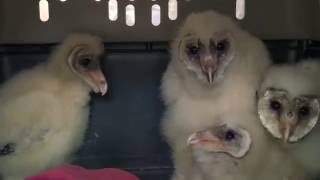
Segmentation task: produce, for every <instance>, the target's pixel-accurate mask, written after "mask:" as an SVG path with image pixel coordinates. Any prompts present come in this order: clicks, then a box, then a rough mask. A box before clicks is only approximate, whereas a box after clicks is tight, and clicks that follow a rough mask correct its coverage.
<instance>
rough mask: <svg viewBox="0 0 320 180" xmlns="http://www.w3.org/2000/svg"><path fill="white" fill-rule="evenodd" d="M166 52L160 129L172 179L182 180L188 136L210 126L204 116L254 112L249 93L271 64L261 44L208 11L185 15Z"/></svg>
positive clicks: (252, 100) (231, 23)
mask: <svg viewBox="0 0 320 180" xmlns="http://www.w3.org/2000/svg"><path fill="white" fill-rule="evenodd" d="M171 53H172V54H171V61H170V63H169V64H168V67H167V70H166V72H165V73H164V75H163V79H162V84H161V93H162V97H163V100H164V102H165V105H166V106H167V110H166V112H165V115H164V118H163V121H162V130H163V134H164V136H165V137H166V140H167V142H168V143H169V145H170V147H171V148H172V152H173V160H174V166H175V173H174V176H173V178H172V179H174V180H184V173H185V172H186V171H187V170H186V169H187V168H188V167H187V166H189V164H190V162H189V160H190V157H189V154H190V153H189V151H188V147H187V145H186V143H185V141H186V139H187V138H188V136H189V135H190V134H192V133H194V132H197V131H200V130H203V129H206V128H208V127H211V126H213V125H214V124H215V122H214V121H215V119H214V118H207V117H216V116H217V115H218V114H221V113H224V112H226V113H229V112H234V111H237V110H239V111H244V112H247V111H250V112H256V98H255V93H256V91H257V90H258V88H259V87H260V82H261V79H262V76H263V74H264V73H265V71H266V70H267V68H268V67H269V65H270V63H271V60H270V58H269V54H268V51H267V50H266V48H265V46H264V44H263V42H262V41H260V40H259V39H258V38H256V37H254V36H253V35H251V34H249V33H248V32H246V31H245V30H243V29H242V28H241V27H240V26H239V25H238V24H237V23H236V22H234V21H233V20H232V19H231V18H229V17H227V16H225V15H222V14H219V13H217V12H214V11H206V12H201V13H193V14H191V15H190V16H188V17H187V18H186V20H185V22H184V23H183V24H182V26H181V27H180V30H179V31H178V34H177V37H176V38H175V39H174V41H173V42H172V44H171ZM232 102H237V103H232ZM196 116H198V117H196ZM199 116H202V117H201V118H200V117H199ZM193 117H195V118H193ZM259 125H260V124H259Z"/></svg>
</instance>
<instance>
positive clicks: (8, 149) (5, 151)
mask: <svg viewBox="0 0 320 180" xmlns="http://www.w3.org/2000/svg"><path fill="white" fill-rule="evenodd" d="M14 151H15V144H13V143H9V144H6V145H5V146H3V148H2V149H0V156H6V155H9V154H11V153H13V152H14Z"/></svg>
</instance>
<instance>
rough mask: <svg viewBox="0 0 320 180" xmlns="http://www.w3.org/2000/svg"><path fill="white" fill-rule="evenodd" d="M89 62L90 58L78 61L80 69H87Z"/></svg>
mask: <svg viewBox="0 0 320 180" xmlns="http://www.w3.org/2000/svg"><path fill="white" fill-rule="evenodd" d="M90 62H91V59H90V58H83V59H80V61H79V64H80V65H81V66H82V67H87V66H88V65H89V64H90Z"/></svg>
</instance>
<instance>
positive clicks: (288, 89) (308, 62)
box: [258, 59, 320, 175]
mask: <svg viewBox="0 0 320 180" xmlns="http://www.w3.org/2000/svg"><path fill="white" fill-rule="evenodd" d="M319 77H320V60H319V59H304V60H302V61H301V62H299V63H297V64H287V65H274V66H273V67H272V68H270V70H269V71H268V73H267V74H266V77H265V79H264V81H263V83H262V86H261V89H260V91H259V93H258V94H259V100H258V113H259V116H260V120H261V123H262V124H263V126H264V127H265V128H266V129H267V131H268V132H269V133H270V134H271V135H272V136H273V137H274V138H277V139H281V140H282V141H283V142H285V143H281V144H282V145H283V146H285V147H286V148H287V149H288V151H289V152H290V153H292V155H293V157H294V158H296V159H298V160H299V161H301V163H302V164H303V166H304V168H305V170H306V171H307V172H308V173H309V175H310V174H311V175H315V174H319V173H320V158H319V152H320V141H319V139H320V126H319V122H318V120H319V114H320V105H319V104H320V103H319V96H320V83H319Z"/></svg>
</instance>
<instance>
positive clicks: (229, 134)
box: [224, 130, 235, 141]
mask: <svg viewBox="0 0 320 180" xmlns="http://www.w3.org/2000/svg"><path fill="white" fill-rule="evenodd" d="M224 138H225V140H226V141H231V140H233V139H234V138H235V132H234V131H232V130H228V131H227V132H226V134H225V136H224Z"/></svg>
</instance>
